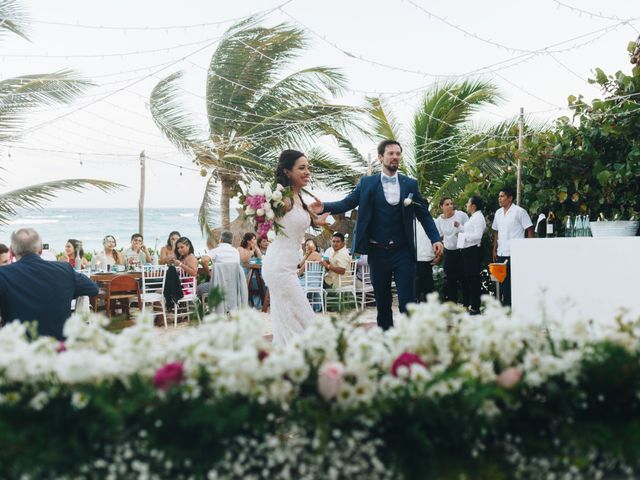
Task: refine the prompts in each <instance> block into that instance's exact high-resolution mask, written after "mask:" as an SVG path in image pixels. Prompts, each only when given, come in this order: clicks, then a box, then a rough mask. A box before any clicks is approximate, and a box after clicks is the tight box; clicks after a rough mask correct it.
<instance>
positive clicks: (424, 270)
mask: <svg viewBox="0 0 640 480" xmlns="http://www.w3.org/2000/svg"><path fill="white" fill-rule="evenodd" d="M414 228H415V229H416V230H415V232H416V254H417V260H418V263H417V265H416V300H417V302H418V303H421V302H426V301H427V295H429V294H430V293H431V292H433V289H434V285H433V268H432V267H433V265H437V264H438V263H439V262H440V260H441V259H442V254H439V255H437V256H436V255H435V254H434V253H433V247H432V245H431V240H429V237H427V234H426V232H425V231H424V228H423V227H422V224H421V223H420V222H418V220H417V219H414Z"/></svg>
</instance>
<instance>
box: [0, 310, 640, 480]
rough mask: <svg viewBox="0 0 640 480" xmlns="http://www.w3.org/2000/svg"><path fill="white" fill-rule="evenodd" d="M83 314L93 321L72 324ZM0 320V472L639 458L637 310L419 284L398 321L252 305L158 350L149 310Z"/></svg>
mask: <svg viewBox="0 0 640 480" xmlns="http://www.w3.org/2000/svg"><path fill="white" fill-rule="evenodd" d="M87 320H91V321H92V324H88V323H87ZM103 321H104V319H103V318H101V317H98V316H93V317H92V318H90V319H87V318H86V317H81V316H74V317H71V319H69V321H68V322H67V324H66V325H65V335H66V336H67V338H68V340H67V341H66V342H65V343H64V344H60V343H58V342H56V341H55V340H52V339H50V338H36V339H34V340H31V341H30V340H29V339H28V335H27V329H26V327H25V325H23V324H19V323H12V324H9V325H7V326H6V327H5V328H3V329H1V330H0V472H2V478H74V479H76V478H90V479H93V478H95V479H98V478H100V479H102V478H107V479H116V478H118V479H119V478H141V479H143V478H176V479H181V478H207V479H221V478H224V479H226V478H246V479H250V478H253V479H262V478H264V479H267V478H295V479H317V478H329V479H351V478H366V479H387V478H389V479H390V478H407V479H416V478H439V479H440V478H486V479H501V478H504V479H507V478H523V479H524V478H526V479H531V478H552V475H553V474H561V475H563V476H562V478H602V477H603V476H608V475H612V476H616V478H618V477H620V478H622V476H627V477H636V476H637V475H638V474H640V415H639V413H640V397H639V393H640V362H639V353H640V342H639V340H638V338H639V336H640V320H639V319H633V320H632V319H628V318H625V317H624V316H620V317H619V318H616V319H612V320H611V322H609V323H606V322H602V323H592V322H586V321H567V320H565V321H561V322H552V321H545V322H542V321H541V322H537V323H536V322H530V321H524V320H520V319H517V318H512V317H510V316H508V315H507V314H506V313H505V311H504V310H502V309H501V308H500V307H499V306H498V305H496V304H494V303H488V304H487V309H486V311H485V313H484V314H483V315H481V316H476V317H469V316H467V315H466V314H465V313H464V312H463V311H462V310H460V309H458V308H457V307H455V306H452V305H443V304H439V303H437V302H436V301H435V298H431V299H430V302H429V303H427V304H422V305H419V306H415V307H414V308H413V310H412V312H411V315H410V317H402V318H400V319H398V321H397V326H396V328H394V329H392V330H390V331H388V332H382V331H380V330H378V329H371V330H366V329H363V328H358V327H357V326H355V325H353V324H352V323H347V322H346V321H341V320H335V321H333V322H329V321H327V322H317V323H316V324H315V325H314V326H313V327H312V328H310V329H308V330H307V331H306V332H305V333H304V335H303V336H301V337H300V338H299V340H298V341H297V342H296V343H295V344H293V345H289V346H288V347H286V348H273V347H272V346H271V345H270V344H269V343H268V342H267V341H265V340H264V339H263V337H262V329H263V323H262V319H261V317H260V316H259V315H257V314H255V313H254V312H251V311H244V312H241V313H239V314H237V315H236V316H235V317H233V318H232V319H231V320H225V319H223V318H219V317H216V316H211V317H208V318H207V321H206V322H205V324H204V325H202V326H200V327H198V328H191V329H187V330H186V331H185V332H183V333H182V334H180V335H176V336H175V338H173V339H172V343H170V344H168V345H166V346H163V348H158V346H157V345H155V343H156V342H157V340H158V336H157V333H156V332H155V331H154V327H153V326H152V324H151V319H150V318H146V317H140V318H139V320H138V323H137V325H135V326H133V327H131V328H128V329H125V330H124V331H123V332H122V333H120V334H113V333H110V332H108V331H106V330H104V329H103V327H102V326H101V323H102V322H103Z"/></svg>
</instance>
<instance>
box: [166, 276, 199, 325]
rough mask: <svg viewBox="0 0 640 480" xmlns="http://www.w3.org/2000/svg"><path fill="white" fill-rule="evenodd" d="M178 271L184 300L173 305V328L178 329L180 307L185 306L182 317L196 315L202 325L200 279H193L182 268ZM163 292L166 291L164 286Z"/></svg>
mask: <svg viewBox="0 0 640 480" xmlns="http://www.w3.org/2000/svg"><path fill="white" fill-rule="evenodd" d="M176 271H177V272H178V276H179V277H180V285H181V286H182V298H181V299H179V300H178V301H176V302H175V303H174V304H173V327H174V328H177V327H178V308H179V307H180V305H184V309H185V310H184V312H181V313H180V316H186V317H188V316H189V315H190V314H192V313H195V314H196V316H197V317H198V321H199V322H200V323H202V319H201V318H200V311H199V309H198V292H197V288H198V279H197V278H196V277H192V276H191V275H189V274H188V273H187V272H185V271H184V270H182V269H181V268H180V267H176ZM165 280H166V275H165ZM162 290H163V291H164V284H163V287H162ZM189 307H191V308H189Z"/></svg>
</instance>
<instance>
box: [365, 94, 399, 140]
mask: <svg viewBox="0 0 640 480" xmlns="http://www.w3.org/2000/svg"><path fill="white" fill-rule="evenodd" d="M366 102H367V106H368V112H369V119H370V120H371V122H372V124H373V125H372V126H373V136H374V137H375V138H376V139H377V140H396V141H397V140H399V139H400V126H399V124H398V122H397V121H396V119H395V118H394V117H393V114H392V112H391V110H390V109H389V108H388V107H386V106H385V105H384V102H383V101H382V99H381V98H379V97H367V98H366Z"/></svg>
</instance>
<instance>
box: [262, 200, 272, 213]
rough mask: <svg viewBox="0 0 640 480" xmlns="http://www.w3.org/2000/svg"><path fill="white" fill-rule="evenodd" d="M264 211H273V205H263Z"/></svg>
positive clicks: (266, 203) (267, 203)
mask: <svg viewBox="0 0 640 480" xmlns="http://www.w3.org/2000/svg"><path fill="white" fill-rule="evenodd" d="M262 209H263V210H264V211H265V212H268V211H270V210H271V204H270V203H269V202H265V203H264V205H262Z"/></svg>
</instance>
